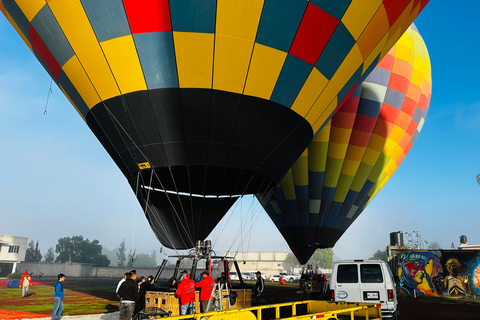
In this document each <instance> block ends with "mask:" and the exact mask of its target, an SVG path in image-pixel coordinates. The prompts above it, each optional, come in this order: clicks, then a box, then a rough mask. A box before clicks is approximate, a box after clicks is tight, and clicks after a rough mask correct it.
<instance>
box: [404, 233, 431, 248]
mask: <svg viewBox="0 0 480 320" xmlns="http://www.w3.org/2000/svg"><path fill="white" fill-rule="evenodd" d="M405 237H406V238H407V246H409V247H410V248H412V249H413V250H421V249H427V248H428V241H426V240H424V239H423V237H422V235H421V234H420V232H418V231H416V230H413V231H412V232H411V233H410V232H405Z"/></svg>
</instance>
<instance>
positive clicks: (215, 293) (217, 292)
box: [207, 281, 231, 311]
mask: <svg viewBox="0 0 480 320" xmlns="http://www.w3.org/2000/svg"><path fill="white" fill-rule="evenodd" d="M223 289H225V290H226V291H227V294H226V295H224V296H222V292H223ZM224 297H227V305H228V307H227V309H230V307H231V306H230V292H229V290H228V285H227V282H226V281H219V282H217V283H215V286H214V287H213V290H212V293H211V294H210V298H209V299H208V304H207V310H210V306H211V305H212V300H214V301H213V309H211V311H217V310H223V304H222V300H223V298H224Z"/></svg>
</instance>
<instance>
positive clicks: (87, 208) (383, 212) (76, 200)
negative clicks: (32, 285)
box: [0, 0, 480, 259]
mask: <svg viewBox="0 0 480 320" xmlns="http://www.w3.org/2000/svg"><path fill="white" fill-rule="evenodd" d="M479 9H480V2H478V1H477V0H471V1H462V2H461V5H460V4H459V5H451V2H449V1H431V2H430V3H429V4H428V5H427V6H426V7H425V9H424V11H423V12H422V13H421V14H420V16H419V17H418V18H417V20H416V21H415V24H416V25H417V28H418V30H419V32H420V34H421V35H422V36H423V38H424V40H425V43H426V45H427V48H428V51H429V54H430V58H431V61H432V81H433V92H432V101H431V103H430V110H429V113H428V115H427V118H426V122H425V125H424V127H423V130H422V132H421V133H420V136H419V137H418V139H417V141H416V142H415V144H414V145H413V148H412V150H411V151H410V153H409V154H408V156H407V157H406V159H405V160H404V162H403V163H402V165H401V166H400V168H399V169H398V170H397V171H396V173H395V174H394V175H393V177H392V178H391V179H390V181H389V182H388V183H387V184H386V186H385V187H384V188H383V189H382V190H381V191H380V192H379V194H378V195H377V196H376V198H375V199H374V200H373V201H372V202H371V204H370V205H369V206H368V207H367V208H366V209H365V211H364V212H363V213H362V214H361V215H360V217H359V218H358V219H357V220H356V221H355V222H354V223H353V225H352V226H351V227H350V228H349V229H348V230H347V232H346V233H345V234H344V235H343V237H342V238H341V239H340V240H339V241H338V243H337V244H336V246H335V247H334V252H335V254H336V257H337V258H342V259H347V258H368V257H370V256H371V255H372V254H373V253H374V252H375V251H376V250H377V249H382V250H383V249H385V246H386V245H388V243H389V234H390V232H392V231H397V230H402V231H404V232H411V231H413V230H418V231H419V232H420V233H421V234H422V236H423V237H424V238H425V239H426V240H428V241H436V242H438V243H439V244H440V245H441V246H442V247H444V248H450V245H451V243H452V242H453V243H454V244H455V245H456V246H457V245H458V243H459V236H460V235H466V236H467V237H468V242H469V244H480V219H478V218H477V215H478V214H479V209H478V208H479V205H478V203H479V201H478V200H479V199H480V186H479V185H478V184H477V182H476V181H475V177H476V175H477V174H478V173H480V161H479V159H480V98H479V95H478V92H479V89H478V75H479V73H480V67H479V63H478V60H479V58H478V50H477V49H478V46H479V43H480V41H479V40H480V36H479V35H480V24H479V23H478V20H477V14H478V11H479ZM49 87H50V78H49V76H48V74H47V73H46V71H45V70H44V69H43V68H42V67H41V65H40V63H39V62H38V61H37V60H36V59H35V58H34V56H33V54H32V53H31V52H30V51H29V49H28V48H27V46H26V45H25V44H24V43H23V41H22V40H21V39H20V37H19V36H18V35H17V34H16V32H15V31H14V29H13V28H12V27H11V26H10V24H9V23H8V21H7V20H6V19H5V18H4V17H3V15H0V146H1V150H2V151H1V155H2V156H1V157H0V168H1V169H2V173H1V174H0V234H6V235H15V236H24V237H28V238H29V239H30V240H35V241H39V244H40V248H41V250H42V254H44V253H45V252H46V250H47V249H48V248H49V247H54V246H55V244H56V243H57V240H58V239H59V238H61V237H71V236H74V235H83V237H84V238H88V239H89V240H94V239H97V240H99V241H100V244H102V245H104V246H105V247H106V248H108V249H110V250H112V249H114V248H117V247H118V246H119V244H120V242H121V241H122V240H123V239H125V241H126V246H127V250H130V249H132V248H134V249H136V250H137V252H144V253H149V254H150V253H151V252H153V251H157V257H159V258H162V257H163V255H162V254H159V253H158V250H159V249H160V243H159V242H158V241H157V240H156V238H155V237H154V235H153V232H152V231H151V229H150V227H149V225H148V224H147V221H146V219H145V218H144V217H143V213H142V209H141V207H140V205H139V204H138V202H137V200H136V198H135V196H134V194H133V192H132V190H131V189H130V187H129V185H128V183H127V181H126V179H125V178H124V176H123V174H122V173H121V172H120V170H118V168H117V167H116V165H115V163H114V162H113V161H112V160H111V159H110V157H109V155H108V154H107V153H106V151H105V150H104V149H103V147H102V146H101V145H100V143H99V142H98V141H97V139H96V138H95V136H94V135H93V134H92V133H91V131H90V129H89V128H88V127H87V125H86V124H85V123H84V122H83V120H82V119H81V117H80V116H79V115H78V114H77V113H76V111H75V109H74V108H73V107H72V106H71V104H70V103H69V102H68V100H67V99H66V98H65V97H64V96H63V93H62V92H61V91H60V90H59V89H58V87H57V86H56V85H55V84H53V85H52V92H51V94H50V96H49V100H48V105H47V112H46V115H44V110H45V107H46V102H47V96H48V93H49ZM252 207H253V209H252ZM252 212H253V213H252ZM252 214H253V216H252ZM251 221H254V223H253V224H252V223H251ZM242 222H243V223H244V224H245V228H242V230H243V231H242V232H238V233H237V229H238V226H239V225H240V224H241V223H242ZM210 239H212V241H214V249H215V250H216V251H217V252H223V251H225V250H229V249H230V250H232V251H236V250H238V251H247V250H249V251H289V249H288V246H287V245H286V243H285V241H284V240H283V238H282V237H281V236H280V234H279V232H278V231H277V230H276V229H275V227H274V225H273V224H272V222H271V221H270V220H269V218H268V216H267V214H266V213H265V212H264V211H263V209H262V208H261V207H260V206H259V205H258V204H257V203H256V200H255V201H252V199H251V198H250V197H249V198H248V199H245V200H243V201H242V202H241V203H239V204H237V205H236V206H235V210H234V211H233V212H229V213H228V214H227V215H226V217H225V219H224V220H222V222H221V223H220V225H219V226H218V227H217V228H216V229H215V230H214V232H213V234H212V235H211V237H210ZM242 240H243V241H242ZM167 252H168V253H169V254H174V252H172V251H171V250H167ZM239 258H240V259H241V257H239Z"/></svg>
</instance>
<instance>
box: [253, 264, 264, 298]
mask: <svg viewBox="0 0 480 320" xmlns="http://www.w3.org/2000/svg"><path fill="white" fill-rule="evenodd" d="M255 275H256V276H257V282H256V283H255V287H254V288H253V294H254V295H255V305H256V306H259V305H260V301H261V300H262V295H263V291H264V290H265V281H264V280H263V278H262V273H261V272H260V271H257V272H256V273H255Z"/></svg>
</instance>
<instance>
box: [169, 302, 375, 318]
mask: <svg viewBox="0 0 480 320" xmlns="http://www.w3.org/2000/svg"><path fill="white" fill-rule="evenodd" d="M380 306H381V305H380V304H367V303H347V302H329V301H317V300H304V301H297V302H289V303H279V304H270V305H265V306H258V307H251V308H242V309H234V310H223V311H214V312H207V313H197V314H191V315H185V316H177V317H170V318H169V319H172V320H176V319H178V320H180V319H194V320H207V319H208V320H243V319H244V320H262V316H264V315H265V314H266V313H268V316H266V318H268V319H284V320H294V319H295V320H303V319H320V318H321V319H338V316H339V315H343V316H344V317H345V316H347V317H349V318H350V319H351V320H354V319H362V320H363V319H365V320H381V319H382V313H381V309H380ZM343 319H344V318H343Z"/></svg>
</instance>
